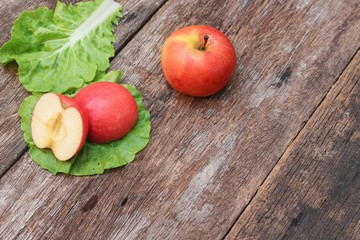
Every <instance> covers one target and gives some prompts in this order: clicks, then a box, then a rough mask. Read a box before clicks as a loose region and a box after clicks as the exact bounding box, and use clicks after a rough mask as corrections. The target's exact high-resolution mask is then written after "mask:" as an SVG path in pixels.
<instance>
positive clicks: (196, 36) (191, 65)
mask: <svg viewBox="0 0 360 240" xmlns="http://www.w3.org/2000/svg"><path fill="white" fill-rule="evenodd" d="M161 65H162V69H163V72H164V75H165V78H166V80H167V81H168V83H169V84H170V85H171V86H172V87H173V88H174V89H175V90H177V91H179V92H181V93H184V94H187V95H190V96H196V97H206V96H210V95H213V94H215V93H216V92H218V91H220V90H221V89H222V88H224V87H225V85H226V84H227V83H228V82H229V80H230V79H231V77H232V76H233V74H234V71H235V67H236V53H235V49H234V47H233V45H232V44H231V42H230V40H229V39H228V37H227V36H226V35H224V34H223V33H222V32H220V31H219V30H217V29H216V28H213V27H211V26H204V25H194V26H189V27H185V28H182V29H179V30H177V31H175V32H173V33H172V34H171V35H170V36H169V37H168V38H167V39H166V40H165V43H164V46H163V48H162V53H161Z"/></svg>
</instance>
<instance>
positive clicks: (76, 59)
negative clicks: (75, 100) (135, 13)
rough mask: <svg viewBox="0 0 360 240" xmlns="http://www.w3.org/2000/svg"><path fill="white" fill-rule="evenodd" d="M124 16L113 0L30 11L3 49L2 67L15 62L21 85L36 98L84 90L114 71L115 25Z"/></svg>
mask: <svg viewBox="0 0 360 240" xmlns="http://www.w3.org/2000/svg"><path fill="white" fill-rule="evenodd" d="M121 11H122V8H121V5H120V4H118V3H116V2H114V1H113V0H96V1H94V2H92V1H91V2H90V1H89V2H80V3H77V4H76V5H66V4H64V3H61V2H58V3H57V6H56V9H55V11H52V10H49V9H48V8H46V7H39V8H38V9H36V10H35V11H25V12H23V13H22V14H21V15H20V16H19V17H18V18H17V20H16V21H15V22H14V25H13V27H12V32H11V35H12V37H11V39H10V40H9V41H8V42H6V43H5V44H4V45H3V46H2V47H1V48H0V62H1V63H3V64H6V63H8V62H11V61H14V60H15V61H16V62H17V63H18V65H19V80H20V82H21V83H22V84H23V85H24V87H25V88H26V89H27V90H28V91H31V92H57V93H63V92H66V91H68V90H71V89H76V88H80V87H81V86H83V84H84V83H86V82H90V81H92V80H93V79H94V77H95V76H96V74H97V73H99V72H105V70H106V69H107V68H108V67H109V58H110V57H112V56H114V46H113V44H112V43H113V42H114V41H115V37H114V34H113V32H114V24H118V21H117V18H118V17H122V14H121Z"/></svg>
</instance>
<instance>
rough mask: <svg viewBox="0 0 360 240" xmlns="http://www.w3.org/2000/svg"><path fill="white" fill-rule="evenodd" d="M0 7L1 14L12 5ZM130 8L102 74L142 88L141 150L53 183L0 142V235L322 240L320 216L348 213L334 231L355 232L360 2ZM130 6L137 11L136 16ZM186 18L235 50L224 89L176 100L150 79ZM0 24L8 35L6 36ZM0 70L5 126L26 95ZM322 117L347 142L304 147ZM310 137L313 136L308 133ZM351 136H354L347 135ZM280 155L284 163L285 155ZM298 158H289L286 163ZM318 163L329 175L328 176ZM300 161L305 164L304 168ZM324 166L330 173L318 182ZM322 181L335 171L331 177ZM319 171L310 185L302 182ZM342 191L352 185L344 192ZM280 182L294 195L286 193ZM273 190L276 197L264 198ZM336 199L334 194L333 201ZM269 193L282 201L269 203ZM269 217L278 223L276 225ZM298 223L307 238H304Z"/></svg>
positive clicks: (200, 1) (201, 0) (159, 80)
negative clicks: (145, 127) (145, 120)
mask: <svg viewBox="0 0 360 240" xmlns="http://www.w3.org/2000/svg"><path fill="white" fill-rule="evenodd" d="M1 2H2V5H0V6H5V7H6V6H7V5H14V4H15V5H16V3H11V2H10V3H6V4H5V1H4V0H1ZM134 2H135V1H132V4H133V5H132V6H134V9H135V8H136V6H137V7H138V8H136V9H138V10H136V11H134V13H133V15H134V16H135V17H130V16H132V13H131V12H129V13H128V14H127V15H125V16H128V18H127V19H130V20H126V19H125V20H123V24H124V28H125V29H126V27H125V25H126V21H129V22H130V23H129V25H128V29H129V31H130V29H131V26H132V25H134V26H137V27H136V29H135V30H134V31H132V32H129V34H128V35H126V36H127V38H125V39H124V37H123V36H121V35H118V33H117V36H118V39H119V40H118V41H117V43H116V44H115V45H116V46H117V47H116V48H117V49H118V54H117V56H116V57H115V58H114V59H113V61H112V67H111V68H113V69H121V70H123V73H124V78H123V81H124V82H126V83H130V84H133V85H135V86H136V87H137V88H138V89H139V90H140V91H141V93H142V95H143V97H144V104H145V106H146V107H148V108H149V110H150V112H151V117H152V133H151V141H150V144H149V145H148V147H147V148H146V149H145V150H144V151H142V152H141V153H140V154H139V155H138V156H137V159H136V160H135V161H134V162H133V163H132V164H129V165H128V166H126V167H122V168H119V169H115V170H111V171H108V172H107V173H106V174H103V175H99V176H92V177H81V178H76V177H70V176H64V175H59V176H52V175H51V174H49V173H48V172H46V171H44V170H42V169H40V168H39V167H38V166H37V165H36V164H35V163H34V162H33V161H32V160H31V159H30V158H29V155H28V153H25V154H23V155H21V154H22V153H23V152H21V151H24V150H23V149H24V146H22V147H21V148H18V149H14V150H13V151H12V152H13V153H14V154H15V153H16V154H17V156H16V157H11V149H12V148H14V147H13V146H12V145H14V143H12V144H10V143H6V145H5V146H4V150H6V151H9V154H8V155H6V156H5V157H3V151H2V149H1V154H2V159H5V160H3V161H4V162H5V163H8V162H14V161H15V160H16V159H17V158H18V157H19V156H22V157H21V158H20V159H19V161H17V162H16V163H15V164H14V165H13V166H12V167H11V168H10V169H9V170H8V171H7V172H6V174H4V175H3V176H2V178H1V180H0V196H2V197H1V200H0V201H1V202H0V203H1V204H0V236H3V237H4V238H6V239H12V238H19V239H23V238H26V237H29V238H33V239H78V238H81V239H89V238H94V239H115V238H117V239H222V238H224V237H226V236H228V237H229V238H236V237H237V236H238V238H239V239H241V238H240V237H241V236H244V237H249V239H251V238H252V237H253V238H256V237H257V236H260V237H261V236H266V234H268V236H269V239H277V238H276V236H280V237H281V236H282V237H284V238H286V237H289V239H291V238H292V237H294V238H296V237H298V238H301V236H308V237H309V238H310V239H311V237H314V236H315V235H316V234H317V233H319V235H318V236H319V238H318V239H321V237H325V236H326V235H321V234H322V233H324V231H325V230H324V229H326V227H327V226H328V227H332V226H333V224H334V223H333V222H331V217H333V219H335V221H336V220H337V221H338V222H340V223H341V222H342V220H341V219H342V217H343V216H345V218H344V219H345V220H344V221H345V222H346V224H347V226H344V225H343V227H341V226H340V227H338V228H336V229H337V230H336V229H334V230H333V232H334V233H335V234H338V236H341V234H343V236H349V237H353V238H356V236H357V235H356V234H358V233H359V225H358V220H359V211H358V206H359V205H358V204H357V205H354V204H356V202H351V201H352V200H354V201H356V196H359V189H358V187H357V185H358V184H357V183H358V182H359V181H358V180H359V179H358V172H359V171H358V170H359V165H358V163H359V156H358V148H357V147H358V146H359V138H358V134H357V133H356V132H358V131H359V130H360V129H359V124H358V121H359V118H358V115H359V111H360V110H359V108H358V107H356V106H358V105H359V102H358V98H357V97H358V92H359V87H358V84H359V79H358V78H359V72H358V69H359V68H358V66H359V61H358V58H359V57H358V56H355V57H354V55H355V53H356V52H357V50H358V49H359V45H360V44H359V43H360V35H359V32H360V10H359V9H360V6H359V2H358V1H351V0H348V1H337V0H332V1H328V0H321V1H319V0H317V1H316V0H308V1H295V0H294V1H275V0H273V1H261V2H260V1H239V0H229V1H215V0H207V1H205V0H197V1H196V0H195V1H194V0H193V1H190V0H188V1H184V0H183V1H175V0H169V1H166V2H165V1H162V2H160V1H138V3H134ZM34 4H36V3H34ZM125 4H127V3H126V2H124V3H123V5H125ZM129 4H130V3H129ZM137 4H138V5H137ZM141 4H145V5H144V6H145V7H143V8H141V7H140V6H143V5H141ZM150 6H152V7H154V8H153V13H154V12H155V11H157V12H156V14H155V15H153V13H151V14H146V12H147V11H149V10H148V8H150ZM9 8H10V6H9ZM0 9H3V7H0ZM130 9H131V8H130ZM131 19H135V20H131ZM6 24H8V23H6ZM192 24H208V25H212V26H214V27H217V28H218V29H220V30H221V31H223V32H224V33H225V34H227V35H228V36H229V38H230V40H231V41H232V42H233V43H234V46H235V48H236V52H237V55H238V67H237V71H236V74H235V76H234V77H233V79H232V80H231V82H230V83H229V85H228V86H227V87H226V88H225V89H224V90H223V91H221V92H220V93H218V94H216V95H214V96H212V97H209V98H191V97H187V96H184V95H181V94H179V93H177V92H175V91H174V90H173V89H171V88H170V87H169V85H167V84H166V82H165V79H164V77H163V75H162V72H161V67H160V52H161V47H162V43H163V42H164V40H165V38H166V37H167V36H168V35H169V34H170V33H171V32H172V31H174V30H176V29H178V28H180V27H183V26H187V25H192ZM10 25H11V24H9V26H10ZM6 26H7V25H6ZM118 29H119V30H120V29H121V26H119V28H118ZM1 30H2V32H5V31H7V28H6V27H4V28H1ZM120 39H123V40H120ZM1 41H3V39H1ZM121 41H123V43H120V42H121ZM351 60H352V62H351V63H350V61H351ZM349 63H350V64H349ZM346 68H347V69H346ZM344 69H346V70H345V71H344ZM0 71H4V72H6V73H5V75H8V76H9V77H3V76H2V75H1V84H4V86H6V87H7V86H8V88H9V89H14V90H13V92H12V94H10V93H6V91H4V92H3V91H2V92H1V94H2V95H1V96H3V98H2V102H1V104H4V103H3V101H8V102H9V103H10V104H12V110H6V111H4V113H6V114H8V115H10V114H13V118H14V119H16V118H17V116H16V111H17V106H18V105H19V104H20V102H21V99H22V98H23V97H21V96H20V97H19V99H18V100H10V96H12V95H17V96H19V95H21V94H23V95H24V94H25V93H22V92H21V91H22V90H18V89H17V88H20V87H19V86H18V85H19V84H18V83H17V82H16V76H14V74H15V72H16V67H15V66H14V67H11V68H9V69H8V68H6V69H5V70H4V69H3V68H0ZM353 71H354V72H353ZM343 72H344V73H343ZM352 72H353V73H352ZM342 73H343V74H342ZM340 75H341V77H340V78H339V76H340ZM3 82H4V83H3ZM12 84H13V85H12ZM15 84H17V85H16V86H15ZM333 84H335V85H334V86H333ZM342 84H343V85H342ZM346 84H349V85H350V86H345V85H346ZM351 86H354V87H353V88H351ZM329 91H330V92H329ZM19 93H20V94H19ZM337 93H339V94H337ZM337 96H338V97H337ZM348 96H353V97H352V98H354V100H355V103H352V104H350V103H348V102H346V101H345V100H344V99H347V98H348ZM3 99H4V100H3ZM332 99H333V101H332ZM13 101H14V102H13ZM336 101H338V102H336ZM330 102H334V105H336V106H338V105H337V104H340V105H341V102H343V103H346V104H348V105H345V106H343V108H340V107H339V108H338V109H337V111H335V110H334V109H329V110H328V111H326V110H325V106H326V104H329V106H332V105H331V104H330ZM4 106H5V104H4ZM336 106H335V107H336ZM346 106H349V107H350V106H352V107H351V109H349V107H348V108H347V107H346ZM2 111H3V110H2ZM322 112H325V113H326V115H322ZM346 112H349V114H350V113H351V115H350V116H351V117H352V120H351V122H352V123H353V124H352V125H351V124H350V120H349V122H347V120H346V116H347V113H346ZM331 114H334V118H333V119H334V120H332V121H331V119H332V118H331V116H332V115H331ZM353 114H354V116H355V118H354V116H353ZM326 116H327V117H326ZM327 119H330V120H329V121H330V123H333V125H332V126H338V127H340V133H341V131H342V130H344V132H346V135H344V137H343V139H340V138H339V136H340V135H338V134H337V133H336V134H331V133H329V134H328V136H329V138H330V137H332V139H327V138H326V137H324V136H317V135H316V137H315V138H317V137H318V138H319V139H323V140H324V141H323V142H317V141H316V139H315V140H311V144H310V142H309V141H308V140H307V136H311V135H312V134H316V133H321V132H322V131H320V130H323V131H324V132H325V133H327V129H328V130H331V129H332V128H331V126H327V125H326V124H329V121H327ZM336 119H339V120H341V119H343V120H344V122H343V124H344V125H336V122H335V121H336ZM1 120H2V119H1ZM354 121H357V122H354ZM9 122H14V121H9ZM9 124H13V123H9ZM350 125H351V126H350ZM12 126H14V130H10V129H7V130H4V134H3V132H1V134H2V135H1V137H3V136H4V135H5V133H7V134H8V135H9V137H8V139H12V136H13V137H14V138H16V139H17V141H22V140H21V138H20V137H21V133H20V130H19V128H18V126H17V125H16V124H13V125H12ZM2 128H3V125H2V126H1V129H2ZM316 129H320V130H319V131H318V132H316V131H315V132H314V130H316ZM348 131H352V135H351V136H352V137H349V136H348V135H350V133H349V132H348ZM305 133H306V134H305ZM340 133H339V134H340ZM355 133H356V134H355ZM336 141H338V142H336ZM3 143H4V142H1V147H3ZM327 143H333V144H334V147H335V146H336V147H337V148H336V153H335V152H334V153H331V154H333V155H331V154H330V155H329V158H326V156H325V155H326V152H325V153H324V152H321V151H324V150H326V149H327V148H326V147H327ZM23 145H24V144H23ZM345 146H349V147H345ZM19 149H20V150H21V149H22V150H21V151H19ZM314 149H317V150H318V151H319V153H318V154H320V155H318V156H323V157H324V159H323V161H322V162H321V164H320V163H317V162H314V158H313V157H312V156H314V155H311V154H314V153H312V151H313V150H314ZM291 152H293V154H294V155H289V153H291ZM298 153H300V155H299V156H298V158H299V160H298V161H292V159H294V158H295V157H296V156H297V155H296V154H298ZM289 156H291V157H289ZM301 156H305V157H306V158H305V159H302V158H301ZM336 156H339V158H341V157H343V156H344V158H345V159H346V161H345V162H341V161H339V160H338V159H337V157H336ZM346 156H348V158H346ZM10 158H11V159H10ZM8 159H10V160H8ZM351 159H352V160H351ZM315 160H316V159H315ZM325 160H329V161H330V162H331V163H332V164H333V165H334V168H326V164H327V163H326V162H325ZM311 166H314V167H315V169H312V168H311V169H309V167H311ZM301 169H303V170H306V171H308V172H307V173H306V174H307V175H304V174H305V173H301V172H299V171H300V170H301ZM323 169H324V170H325V171H328V172H327V174H324V175H321V174H322V172H321V170H323ZM344 169H345V170H344ZM347 171H350V175H349V176H347V175H346V173H347ZM331 173H334V174H337V175H336V176H338V177H336V178H334V179H332V178H331V177H330V176H331V175H330V174H331ZM287 174H288V175H287ZM289 174H293V175H289ZM301 174H303V175H304V176H303V178H301V176H302V175H301ZM292 176H294V179H293V181H292V182H289V183H288V184H287V183H286V182H283V181H286V180H288V179H289V178H291V177H292ZM296 176H297V177H298V178H299V179H300V180H299V179H298V178H296ZM319 176H320V180H319V181H320V182H317V183H318V184H319V185H311V183H312V182H311V181H315V180H313V179H317V178H318V177H319ZM351 176H353V177H351ZM304 177H305V179H304ZM302 179H304V181H306V180H307V181H308V184H305V189H309V193H308V194H307V195H306V193H304V192H303V188H302V187H301V186H300V185H299V183H298V181H300V182H301V180H302ZM321 179H322V180H323V182H322V180H321ZM264 181H265V182H264ZM321 184H324V186H325V187H327V188H325V189H324V192H320V193H319V194H317V193H313V191H314V190H322V189H321V187H322V185H321ZM346 184H349V186H345V188H344V189H345V190H342V188H343V185H346ZM311 186H315V188H312V187H311ZM352 186H353V187H352ZM287 187H292V188H291V189H292V191H289V190H288V189H287ZM306 187H307V188H306ZM318 188H320V189H318ZM272 189H275V190H276V189H277V190H276V191H275V190H274V191H275V195H272V192H271V191H272ZM331 189H335V190H331ZM326 190H328V191H326ZM331 191H333V195H332V196H330V195H331V194H330V193H329V192H331ZM338 192H341V193H343V194H345V196H341V197H338V195H337V194H338ZM283 193H284V194H283ZM285 193H286V194H285ZM290 193H291V194H293V195H294V194H295V195H297V196H298V197H299V198H300V199H301V196H304V197H303V198H302V199H303V201H302V202H300V203H299V202H296V203H299V205H297V206H293V205H291V203H292V199H291V195H290ZM312 193H313V194H312ZM281 194H283V195H284V196H283V195H281ZM288 194H289V195H288ZM304 194H305V195H304ZM279 196H281V197H282V196H283V197H282V198H281V199H278V198H277V197H279ZM329 196H330V197H329ZM267 197H269V199H267ZM277 200H279V201H277ZM263 201H264V202H263ZM267 204H269V205H267ZM286 204H290V205H286ZM337 204H339V205H341V204H342V206H340V208H342V209H343V212H342V213H338V212H335V210H336V209H337V207H338V206H339V205H337ZM353 206H355V208H354V209H351V207H353ZM296 207H298V208H296ZM356 207H357V208H356ZM312 208H314V210H312ZM268 209H270V211H267V210H268ZM253 210H254V211H258V212H255V213H254V212H253ZM353 210H354V211H353ZM272 212H274V213H275V216H279V217H282V218H285V220H286V222H285V223H284V224H283V225H282V222H280V221H279V220H281V219H279V220H278V219H272V215H271V214H272ZM301 212H302V214H300V213H301ZM256 213H258V216H260V218H261V216H262V215H264V216H267V218H264V219H263V221H261V222H260V225H261V227H259V228H256V229H255V230H256V231H258V232H256V235H255V236H250V235H251V234H252V233H254V232H252V230H253V228H254V227H256V224H257V221H258V220H259V219H257V218H256V217H255V218H254V217H252V214H255V215H256ZM276 214H277V215H276ZM286 214H287V215H286ZM326 214H328V215H326ZM284 215H285V216H284ZM268 216H270V220H269V217H268ZM313 216H315V217H318V218H319V219H324V220H325V222H324V223H322V222H321V221H319V222H317V223H316V224H317V225H316V224H314V222H311V218H312V217H313ZM327 217H328V218H327ZM247 219H249V221H250V222H249V224H248V225H247ZM260 220H261V219H260ZM345 222H342V223H344V224H345ZM273 223H274V224H277V225H276V226H275V227H276V228H275V229H274V230H273V229H272V226H271V224H273ZM326 224H328V225H326ZM245 225H247V226H246V228H245V227H244V226H245ZM310 225H311V226H310ZM289 226H291V227H289ZM315 226H318V227H317V228H315ZM287 227H288V228H287ZM311 227H314V228H311ZM351 227H353V228H354V229H355V230H351ZM307 229H310V230H309V231H308V232H309V234H308V235H306V233H304V232H305V231H306V230H307ZM349 229H350V230H349ZM311 230H312V231H311ZM248 231H249V232H248ZM272 231H273V232H272ZM241 234H242V235H241ZM301 234H305V235H301ZM314 239H316V238H314ZM324 239H326V238H324Z"/></svg>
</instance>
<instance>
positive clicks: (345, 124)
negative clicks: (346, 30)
mask: <svg viewBox="0 0 360 240" xmlns="http://www.w3.org/2000/svg"><path fill="white" fill-rule="evenodd" d="M359 93H360V52H358V54H357V55H356V56H355V58H354V60H353V61H352V62H351V64H350V65H349V66H348V67H347V69H346V70H345V72H344V73H343V74H342V75H341V77H340V79H339V81H337V82H336V84H335V85H334V86H333V88H332V89H331V90H330V92H329V93H328V94H327V96H326V97H325V99H324V100H323V101H322V103H321V105H320V106H319V108H318V109H317V110H316V111H315V113H314V114H313V116H312V117H311V118H310V120H309V121H308V123H307V124H306V125H305V127H304V128H303V129H302V131H301V132H300V134H299V136H298V137H297V138H296V139H295V141H294V142H293V143H292V144H291V146H290V147H289V148H288V149H287V151H286V152H285V154H284V155H283V157H282V158H281V159H280V161H279V163H278V164H277V165H276V167H275V168H274V169H273V171H272V172H271V174H270V175H269V177H268V178H267V179H266V182H265V183H264V184H263V186H262V187H261V188H260V189H259V191H258V193H257V194H256V196H255V197H254V199H253V200H252V201H251V203H250V204H249V206H247V207H246V209H245V211H244V212H243V214H242V215H241V217H240V219H239V220H238V221H237V223H236V224H235V226H234V228H233V229H232V231H231V232H230V234H229V235H228V238H226V239H359V237H360V216H359V210H360V175H359V173H360V151H359V149H360V114H359V109H360V95H359Z"/></svg>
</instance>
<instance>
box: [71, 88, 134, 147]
mask: <svg viewBox="0 0 360 240" xmlns="http://www.w3.org/2000/svg"><path fill="white" fill-rule="evenodd" d="M75 100H76V101H77V102H78V103H79V104H80V105H81V106H82V107H83V108H84V109H85V110H86V112H87V114H88V118H89V134H88V139H89V140H90V141H92V142H94V143H106V142H109V141H113V140H118V139H120V138H122V137H124V136H125V135H126V134H128V133H129V132H130V131H131V130H132V129H133V127H134V126H135V124H136V121H137V117H138V108H137V104H136V101H135V99H134V97H133V96H132V95H131V93H130V92H129V91H128V90H127V89H126V88H125V87H123V86H122V85H120V84H117V83H112V82H97V83H93V84H90V85H88V86H86V87H85V88H83V89H81V90H80V91H79V92H78V93H77V94H76V96H75Z"/></svg>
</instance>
